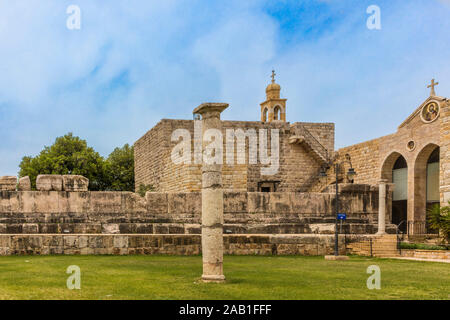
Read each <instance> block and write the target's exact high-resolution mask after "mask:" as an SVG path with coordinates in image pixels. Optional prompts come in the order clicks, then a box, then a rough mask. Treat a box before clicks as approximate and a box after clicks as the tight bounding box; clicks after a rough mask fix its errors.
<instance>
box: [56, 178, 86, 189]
mask: <svg viewBox="0 0 450 320" xmlns="http://www.w3.org/2000/svg"><path fill="white" fill-rule="evenodd" d="M62 179H63V190H64V191H72V192H80V191H88V186H89V179H88V178H86V177H83V176H78V175H63V176H62Z"/></svg>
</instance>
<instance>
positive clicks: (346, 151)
mask: <svg viewBox="0 0 450 320" xmlns="http://www.w3.org/2000/svg"><path fill="white" fill-rule="evenodd" d="M437 84H438V83H435V82H434V80H433V81H432V83H431V85H430V86H428V87H429V88H431V93H430V96H429V97H428V98H427V99H426V100H425V101H423V102H422V103H421V104H420V105H419V106H418V107H417V108H416V109H415V110H414V112H412V114H411V115H410V116H409V117H408V118H407V119H406V120H405V121H403V123H401V124H400V125H399V127H398V129H397V132H395V133H393V134H390V135H387V136H384V137H381V138H377V139H374V140H370V141H367V142H363V143H359V144H356V145H353V146H348V147H345V148H342V149H338V150H335V126H334V124H333V123H308V122H294V123H289V122H287V121H286V113H287V110H288V104H287V99H283V98H281V95H280V91H281V87H280V85H278V84H277V83H275V79H274V74H273V75H272V83H270V84H269V85H268V86H267V88H266V100H265V101H264V102H262V103H261V105H260V107H261V119H260V121H228V120H223V121H222V126H223V128H222V133H223V137H224V139H223V140H224V145H225V143H226V142H225V141H226V139H225V137H226V136H227V133H226V131H227V130H230V129H233V130H234V131H236V130H239V129H242V131H243V132H249V131H248V130H251V129H254V130H256V131H258V130H259V131H261V130H264V129H266V130H267V132H271V130H272V129H278V132H279V168H278V170H277V172H276V174H272V175H264V174H262V170H261V168H262V167H264V166H266V165H264V164H261V163H254V162H252V161H250V158H251V155H250V154H251V150H250V149H251V147H252V143H255V141H250V139H246V141H247V142H248V143H246V145H245V155H244V156H245V157H246V161H245V163H240V164H236V163H235V164H231V165H230V164H227V163H225V162H224V165H223V171H222V177H223V178H222V179H223V186H224V189H225V190H228V191H239V192H277V193H293V192H300V193H318V192H319V193H320V192H324V191H327V190H328V191H329V189H330V187H329V185H332V184H335V182H336V178H335V177H336V172H334V165H333V164H334V163H336V162H338V163H340V164H341V166H340V169H339V172H337V177H338V183H354V184H367V185H378V184H379V183H387V184H388V185H389V186H392V187H391V188H389V189H390V190H391V192H392V190H393V193H392V194H391V195H390V197H389V201H390V202H391V203H389V204H388V211H389V212H388V213H387V219H388V220H390V221H388V222H387V223H389V222H390V223H392V224H396V225H398V226H399V228H400V229H402V230H406V229H408V230H410V231H411V232H416V233H419V232H420V233H424V230H425V228H426V209H427V208H429V207H430V206H431V205H433V204H434V203H441V204H445V203H447V201H448V200H450V161H449V159H450V150H449V149H448V148H449V146H450V101H449V100H448V99H447V98H444V97H440V96H438V95H436V93H435V86H436V85H437ZM177 129H186V130H187V131H189V133H190V135H191V136H192V137H194V136H195V120H172V119H163V120H161V121H160V122H159V123H158V124H157V125H156V126H155V127H153V128H152V129H151V130H150V131H148V132H147V133H146V134H145V135H144V136H143V137H141V138H140V139H139V140H138V141H136V143H135V144H134V150H135V179H136V188H137V189H138V188H139V186H141V185H151V186H152V187H153V188H154V190H155V191H157V192H198V191H200V190H201V181H202V177H201V164H198V163H195V162H194V161H188V162H187V163H182V164H176V163H174V162H173V161H172V160H171V155H172V150H173V149H174V147H175V146H176V145H177V144H178V143H179V141H178V140H174V139H172V134H173V132H174V131H175V130H177ZM269 140H270V137H268V142H267V145H268V152H269V153H270V152H271V144H270V141H269ZM259 142H260V140H259ZM259 142H257V143H256V144H257V146H256V148H259V147H260V143H259ZM232 144H233V145H234V141H233V142H232ZM191 147H192V148H191V149H192V150H194V149H195V146H194V142H192V146H191ZM232 152H234V154H235V156H237V152H238V151H236V150H233V151H232ZM350 167H352V168H353V169H354V171H355V172H356V175H355V176H354V177H352V178H351V180H349V178H348V177H347V175H346V174H345V173H346V172H347V171H348V169H349V168H350ZM324 173H326V177H327V178H326V179H321V178H320V177H321V176H322V178H323V177H324V176H325V174H324ZM414 230H416V231H414Z"/></svg>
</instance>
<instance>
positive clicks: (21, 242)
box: [0, 234, 346, 256]
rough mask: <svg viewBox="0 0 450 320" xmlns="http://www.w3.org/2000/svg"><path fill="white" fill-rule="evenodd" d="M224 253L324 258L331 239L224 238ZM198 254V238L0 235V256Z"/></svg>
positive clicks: (342, 243) (342, 242)
mask: <svg viewBox="0 0 450 320" xmlns="http://www.w3.org/2000/svg"><path fill="white" fill-rule="evenodd" d="M339 248H340V253H341V254H345V252H346V249H345V238H344V237H341V238H340V241H339ZM224 250H225V254H231V255H312V256H315V255H326V254H332V253H333V252H334V237H333V236H326V235H322V236H318V235H224ZM200 253H201V236H200V235H83V234H74V235H48V234H45V235H0V256H6V255H46V254H52V255H56V254H68V255H85V254H115V255H126V254H169V255H198V254H200Z"/></svg>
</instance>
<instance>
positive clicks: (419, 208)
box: [413, 143, 440, 234]
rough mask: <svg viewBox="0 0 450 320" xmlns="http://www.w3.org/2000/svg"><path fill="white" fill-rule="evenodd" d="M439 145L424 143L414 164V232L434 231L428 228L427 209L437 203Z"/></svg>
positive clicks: (438, 198)
mask: <svg viewBox="0 0 450 320" xmlns="http://www.w3.org/2000/svg"><path fill="white" fill-rule="evenodd" d="M439 152H440V149H439V146H438V145H436V144H433V143H430V144H428V145H426V146H425V147H424V148H423V149H422V150H421V151H420V152H419V154H418V155H417V158H416V161H415V164H414V222H413V224H414V229H413V232H414V233H415V234H424V233H434V231H432V230H431V229H429V228H428V223H427V209H428V208H430V207H431V206H433V205H434V204H436V203H439V200H440V196H439Z"/></svg>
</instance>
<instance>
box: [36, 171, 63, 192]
mask: <svg viewBox="0 0 450 320" xmlns="http://www.w3.org/2000/svg"><path fill="white" fill-rule="evenodd" d="M36 189H37V190H38V191H62V189H63V176H61V175H58V174H40V175H38V176H37V178H36Z"/></svg>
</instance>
